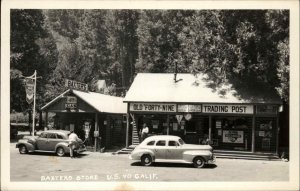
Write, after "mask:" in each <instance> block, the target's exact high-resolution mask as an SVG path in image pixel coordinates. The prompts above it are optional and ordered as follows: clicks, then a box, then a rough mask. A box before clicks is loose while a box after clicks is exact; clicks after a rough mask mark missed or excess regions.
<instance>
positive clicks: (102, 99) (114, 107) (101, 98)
mask: <svg viewBox="0 0 300 191" xmlns="http://www.w3.org/2000/svg"><path fill="white" fill-rule="evenodd" d="M70 92H72V93H73V94H74V95H75V96H77V97H79V98H80V99H82V100H83V101H84V102H86V103H87V104H89V105H90V106H91V107H93V108H94V109H96V110H97V111H98V112H104V113H115V114H125V113H127V104H126V103H123V98H122V97H116V96H110V95H104V94H100V93H95V92H82V91H77V90H70V89H69V90H67V91H65V92H63V93H62V94H61V95H59V96H57V97H56V98H54V99H53V100H52V101H50V102H49V103H47V104H46V105H44V106H43V107H42V108H41V110H46V109H48V108H49V107H50V106H51V105H52V104H54V103H56V102H57V101H59V100H60V99H61V98H63V97H64V96H65V95H66V94H68V93H70Z"/></svg>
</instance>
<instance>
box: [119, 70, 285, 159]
mask: <svg viewBox="0 0 300 191" xmlns="http://www.w3.org/2000/svg"><path fill="white" fill-rule="evenodd" d="M212 84H213V82H210V81H209V80H207V77H206V76H205V75H201V74H198V75H192V74H171V73H139V74H137V76H136V77H135V79H134V81H133V83H132V85H131V87H130V89H129V90H128V92H127V94H126V97H125V98H124V102H125V103H126V104H128V105H127V113H128V116H131V117H130V118H131V120H132V121H133V122H131V124H133V125H128V126H127V127H129V128H130V130H129V131H128V132H129V133H128V134H127V137H128V140H129V141H130V143H129V144H133V145H136V144H138V143H139V139H138V136H137V134H138V132H139V131H140V129H141V128H142V126H143V124H144V123H146V124H147V125H148V127H149V136H151V135H177V136H180V137H181V138H182V139H183V140H184V141H185V142H186V143H191V144H207V143H209V144H211V145H212V146H213V148H214V149H215V150H223V151H228V152H239V153H242V152H245V153H273V154H277V153H278V134H279V125H278V124H279V122H278V116H279V108H280V106H281V104H282V103H281V100H280V98H279V97H278V96H277V95H276V94H275V93H274V94H272V93H271V92H270V95H260V96H258V95H255V96H251V95H249V96H248V99H245V98H242V97H239V96H238V94H237V92H236V91H234V90H233V89H232V88H231V87H230V85H228V86H223V87H221V88H212V86H211V85H212Z"/></svg>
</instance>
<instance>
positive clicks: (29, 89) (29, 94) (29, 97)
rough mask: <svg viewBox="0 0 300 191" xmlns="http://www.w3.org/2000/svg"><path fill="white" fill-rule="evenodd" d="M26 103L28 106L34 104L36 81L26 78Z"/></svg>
mask: <svg viewBox="0 0 300 191" xmlns="http://www.w3.org/2000/svg"><path fill="white" fill-rule="evenodd" d="M25 91H26V101H27V103H28V104H31V103H32V102H33V96H34V79H32V78H25Z"/></svg>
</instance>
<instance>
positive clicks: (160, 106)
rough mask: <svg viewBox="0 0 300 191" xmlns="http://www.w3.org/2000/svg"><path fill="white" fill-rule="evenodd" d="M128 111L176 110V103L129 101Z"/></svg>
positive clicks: (169, 111) (170, 111)
mask: <svg viewBox="0 0 300 191" xmlns="http://www.w3.org/2000/svg"><path fill="white" fill-rule="evenodd" d="M129 109H130V111H146V112H168V113H172V112H176V104H164V103H130V107H129Z"/></svg>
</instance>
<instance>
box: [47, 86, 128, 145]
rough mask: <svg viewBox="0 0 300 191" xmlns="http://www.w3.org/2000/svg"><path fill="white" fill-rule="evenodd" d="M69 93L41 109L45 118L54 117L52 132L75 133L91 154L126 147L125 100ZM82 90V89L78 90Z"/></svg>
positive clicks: (73, 90) (76, 92)
mask: <svg viewBox="0 0 300 191" xmlns="http://www.w3.org/2000/svg"><path fill="white" fill-rule="evenodd" d="M81 87H82V88H81V90H75V89H68V90H66V91H65V92H63V93H62V94H61V95H59V96H58V97H56V98H55V99H53V100H52V101H50V102H49V103H47V104H46V105H45V106H43V107H42V108H41V110H42V112H44V113H45V114H46V115H45V116H46V117H45V126H46V127H47V126H48V113H49V112H52V113H55V115H54V126H53V127H50V128H53V129H62V130H74V132H75V133H76V134H77V135H78V136H79V138H81V139H82V140H84V141H85V144H86V145H87V146H88V148H89V147H90V148H91V149H92V150H94V151H96V150H99V149H100V148H104V147H105V148H109V147H111V146H124V145H125V142H126V112H127V105H126V104H125V103H123V98H122V97H116V96H110V95H104V94H101V93H96V92H89V91H88V89H87V86H85V85H83V86H81ZM77 89H80V88H77Z"/></svg>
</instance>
